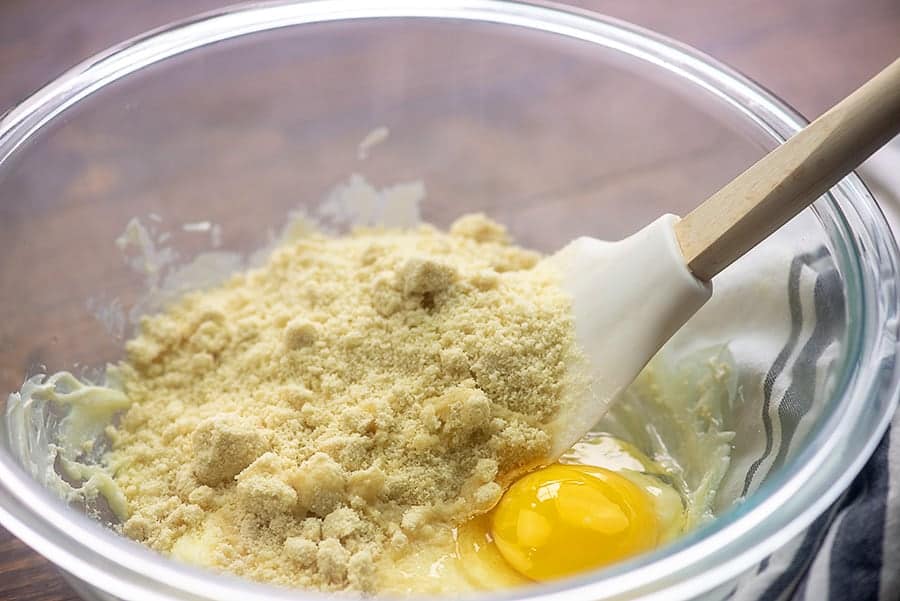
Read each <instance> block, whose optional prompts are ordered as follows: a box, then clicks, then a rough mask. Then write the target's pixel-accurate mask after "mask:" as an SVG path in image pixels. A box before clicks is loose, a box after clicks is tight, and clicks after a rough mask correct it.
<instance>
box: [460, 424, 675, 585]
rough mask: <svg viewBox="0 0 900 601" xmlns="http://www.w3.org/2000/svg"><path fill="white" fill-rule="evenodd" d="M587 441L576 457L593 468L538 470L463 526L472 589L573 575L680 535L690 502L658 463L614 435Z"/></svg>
mask: <svg viewBox="0 0 900 601" xmlns="http://www.w3.org/2000/svg"><path fill="white" fill-rule="evenodd" d="M589 444H590V447H589V448H584V449H581V451H582V452H581V453H577V454H576V455H575V457H576V458H577V459H578V460H582V461H584V460H586V459H587V460H589V461H590V463H591V464H594V465H587V464H584V463H578V464H573V463H568V464H555V465H551V466H548V467H545V468H541V469H538V470H535V471H533V472H531V473H529V474H527V475H525V476H524V477H522V478H520V479H519V480H517V481H516V482H515V483H513V484H512V486H510V488H509V489H508V490H507V491H506V493H505V494H504V495H503V497H502V498H501V499H500V502H499V503H498V504H497V506H496V507H495V508H494V509H493V510H492V511H491V512H490V513H488V514H486V515H483V516H479V517H478V518H475V519H474V520H471V521H470V522H468V523H466V524H464V525H463V526H461V527H460V528H459V531H458V535H457V554H458V556H459V557H460V559H461V560H462V563H463V569H464V571H465V573H466V576H467V578H469V580H470V581H471V583H472V584H473V585H474V586H476V587H478V588H482V589H496V588H509V587H512V586H516V585H521V584H527V583H529V582H535V581H538V582H541V581H548V580H554V579H557V578H564V577H566V576H572V575H575V574H578V573H582V572H586V571H590V570H593V569H597V568H601V567H604V566H607V565H610V564H612V563H615V562H618V561H622V560H624V559H627V558H629V557H633V556H635V555H637V554H640V553H644V552H646V551H650V550H652V549H654V548H656V547H657V546H659V545H660V544H661V543H663V542H665V541H668V540H670V539H671V538H673V537H674V536H676V535H677V534H678V533H680V532H681V529H682V527H683V523H684V504H683V502H682V498H681V495H679V494H678V492H677V491H676V490H675V489H674V488H673V487H672V486H671V485H670V484H669V483H668V482H667V480H666V477H665V474H664V472H663V471H662V470H661V468H659V466H657V465H656V464H655V463H654V462H653V461H651V460H650V459H648V458H647V457H646V456H644V455H643V453H641V452H640V451H638V450H637V449H635V448H634V447H632V446H631V445H629V444H627V443H624V442H622V441H619V440H617V439H615V438H612V437H609V436H602V437H598V438H596V439H595V440H592V441H591V442H590V443H589ZM576 450H577V449H576ZM572 459H573V455H571V454H570V455H569V456H567V458H566V460H567V461H571V460H572Z"/></svg>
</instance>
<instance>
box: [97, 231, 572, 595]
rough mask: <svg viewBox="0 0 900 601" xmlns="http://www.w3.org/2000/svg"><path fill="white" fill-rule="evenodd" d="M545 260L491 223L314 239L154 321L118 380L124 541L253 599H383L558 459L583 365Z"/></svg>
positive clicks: (113, 462)
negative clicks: (321, 595) (381, 593)
mask: <svg viewBox="0 0 900 601" xmlns="http://www.w3.org/2000/svg"><path fill="white" fill-rule="evenodd" d="M539 259H540V257H539V256H538V255H537V254H535V253H533V252H530V251H527V250H523V249H521V248H518V247H515V246H513V245H511V243H510V241H509V238H508V236H507V233H506V231H505V229H504V228H503V227H502V226H500V225H498V224H496V223H494V222H492V221H490V220H488V219H487V218H485V217H484V216H483V215H468V216H465V217H463V218H461V219H459V220H457V221H456V222H455V223H454V224H453V226H452V227H451V228H450V230H449V232H448V233H442V232H439V231H438V230H436V229H434V228H432V227H429V226H422V227H419V228H417V229H413V230H376V229H367V230H357V231H355V232H353V233H352V234H350V235H348V236H345V237H327V236H324V235H321V234H309V235H307V236H305V237H303V238H301V239H299V240H297V241H295V242H291V243H289V244H286V245H283V246H281V247H279V248H278V249H277V250H275V251H274V252H273V254H272V256H271V257H270V259H269V261H268V263H266V264H265V265H264V266H263V267H261V268H258V269H255V270H252V271H248V272H245V273H241V274H238V275H235V276H233V277H232V278H231V279H230V280H229V281H227V282H226V283H225V284H224V285H222V286H221V287H219V288H216V289H212V290H207V291H202V292H196V293H192V294H190V295H188V296H186V297H184V298H183V299H181V300H180V301H179V302H177V303H176V304H174V305H173V306H171V307H170V308H169V309H168V310H167V311H166V312H164V313H161V314H158V315H155V316H151V317H146V318H144V319H143V320H142V322H141V330H140V334H139V336H137V337H136V338H135V339H133V340H131V341H130V342H129V343H128V345H127V352H128V355H127V357H128V358H127V361H126V362H125V363H124V364H123V365H122V366H121V368H120V371H121V376H122V380H123V386H124V389H125V392H126V394H127V395H128V397H129V399H130V400H131V402H132V403H133V404H132V406H131V408H130V409H129V410H128V411H127V412H126V413H125V415H124V416H123V418H122V420H121V421H120V423H119V424H118V425H117V426H115V427H113V426H110V427H109V428H108V430H107V434H108V436H109V437H110V439H111V441H112V443H113V450H112V452H111V453H110V454H109V456H108V457H107V462H108V464H109V466H110V468H111V469H112V471H113V473H114V477H115V482H116V483H117V484H118V486H119V487H120V488H121V490H122V492H123V493H124V495H125V497H126V499H127V502H128V506H129V508H130V517H129V518H128V519H127V521H125V522H124V524H123V526H122V530H123V532H124V533H125V534H126V535H127V536H129V537H131V538H133V539H136V540H138V541H141V542H143V543H145V544H147V545H149V546H150V547H152V548H154V549H156V550H158V551H161V552H163V553H166V554H172V555H175V556H180V557H188V558H193V560H195V561H197V562H198V563H203V564H204V565H207V566H210V567H214V568H217V569H221V570H226V571H230V572H233V573H236V574H239V575H241V576H244V577H248V578H251V579H254V580H259V581H265V582H270V583H275V584H281V585H287V586H299V587H305V588H315V589H319V590H326V591H335V590H357V591H363V592H375V591H376V590H377V582H378V577H377V571H378V569H380V568H379V566H382V567H383V566H385V565H388V566H389V565H390V561H391V560H392V558H398V557H402V556H403V554H404V553H408V552H410V549H412V548H414V545H413V544H412V543H414V542H415V543H416V544H424V543H427V541H428V540H429V537H432V536H436V535H437V534H438V531H439V530H441V529H442V528H443V529H446V528H448V527H453V526H455V525H457V524H459V523H461V522H463V521H464V520H466V519H468V518H469V517H471V516H472V515H475V514H478V513H481V512H484V511H486V510H487V509H489V508H490V507H492V506H493V505H494V504H495V503H496V501H497V500H498V498H499V496H500V494H501V492H502V484H503V483H504V482H506V481H508V479H509V477H510V476H511V475H513V474H515V473H517V472H518V471H521V470H522V469H524V468H527V467H528V466H530V465H532V464H534V463H535V462H536V461H539V460H540V459H541V458H542V457H544V456H545V455H546V453H547V452H548V449H549V446H550V436H551V433H552V430H551V428H552V424H553V420H554V417H555V416H556V415H557V413H558V412H559V411H560V409H561V407H562V405H563V403H564V402H565V399H566V398H568V397H569V392H570V391H567V384H566V382H567V369H568V366H570V365H571V364H572V361H573V360H574V357H575V351H574V348H573V337H574V333H573V325H572V321H571V319H572V318H571V314H570V304H569V299H568V298H567V297H566V296H565V295H564V294H563V292H562V291H561V290H560V288H559V286H558V281H557V275H556V273H555V272H554V271H553V270H552V268H551V267H550V266H549V265H547V264H545V263H543V262H541V261H540V260H539ZM423 541H424V543H423Z"/></svg>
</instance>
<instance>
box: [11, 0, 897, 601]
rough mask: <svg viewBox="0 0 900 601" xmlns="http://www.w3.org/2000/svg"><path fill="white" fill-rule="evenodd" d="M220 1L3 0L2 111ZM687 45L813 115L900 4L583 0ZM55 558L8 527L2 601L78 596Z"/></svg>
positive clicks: (861, 62)
mask: <svg viewBox="0 0 900 601" xmlns="http://www.w3.org/2000/svg"><path fill="white" fill-rule="evenodd" d="M223 4H224V3H223V2H220V1H216V0H131V1H130V2H121V1H120V0H79V1H78V2H71V1H69V0H4V1H3V2H0V114H2V113H3V112H5V111H6V110H7V109H9V108H11V107H12V106H14V105H15V103H16V102H17V101H19V100H21V99H22V98H24V97H25V96H27V95H28V94H29V93H30V92H32V91H34V90H35V89H37V88H38V87H39V86H40V85H42V84H43V83H45V82H46V81H48V80H49V79H51V78H53V77H55V76H56V75H58V74H59V73H61V72H62V71H64V70H65V69H66V68H67V67H69V66H71V65H73V64H74V63H75V62H77V61H79V60H81V59H82V58H85V57H88V56H90V55H91V54H93V53H95V52H97V51H99V50H102V49H103V48H105V47H107V46H109V45H111V44H114V43H116V42H118V41H121V40H123V39H126V38H128V37H130V36H132V35H134V34H137V33H139V32H141V31H144V30H147V29H150V28H153V27H156V26H159V25H162V24H164V23H166V22H168V21H171V20H174V19H178V18H181V17H185V16H189V15H191V14H194V13H197V12H202V11H205V10H209V9H212V8H215V7H217V6H221V5H223ZM571 4H577V5H579V6H581V7H584V8H589V9H593V10H596V11H598V12H603V13H607V14H610V15H614V16H617V17H620V18H622V19H625V20H628V21H632V22H635V23H638V24H641V25H643V26H646V27H648V28H651V29H655V30H657V31H660V32H662V33H665V34H668V35H670V36H672V37H675V38H677V39H680V40H682V41H685V42H687V43H688V44H691V45H693V46H695V47H698V48H700V49H701V50H703V51H705V52H707V53H709V54H711V55H713V56H714V57H716V58H718V59H720V60H722V61H724V62H726V63H728V64H730V65H732V66H734V67H736V68H737V69H739V70H741V71H743V72H744V73H746V74H747V75H749V76H750V77H752V78H754V79H756V80H757V81H759V82H761V83H762V84H763V85H765V86H766V87H768V88H769V89H771V90H773V91H774V92H775V93H776V94H778V95H779V96H781V97H782V98H784V99H785V100H787V101H788V102H789V103H791V104H792V105H793V106H795V107H796V108H797V109H799V110H800V112H802V113H804V114H805V115H807V116H814V115H816V114H818V113H820V112H822V111H823V110H824V109H826V108H827V107H829V106H830V105H831V104H833V103H834V102H835V101H837V100H838V99H840V98H841V97H843V96H844V95H846V94H847V93H848V92H849V91H851V90H852V89H853V88H854V87H855V86H857V85H858V84H860V83H861V82H862V81H864V80H865V79H867V78H868V77H869V76H871V75H872V74H873V73H874V72H875V71H876V70H877V69H879V68H880V67H881V66H883V65H885V64H887V63H888V62H890V61H891V60H892V59H894V58H896V57H897V56H900V1H898V0H857V1H855V2H847V1H846V0H793V1H791V2H785V1H784V0H756V1H754V2H719V1H716V0H680V1H679V2H671V0H641V1H640V2H635V1H634V0H581V1H579V2H571ZM77 598H78V597H77V596H76V595H75V593H74V592H73V591H72V590H71V589H70V588H69V587H68V586H67V585H66V583H65V582H64V581H63V580H62V579H61V578H60V576H59V575H58V574H57V573H56V572H55V570H54V569H53V568H52V567H51V566H50V564H49V563H48V562H47V561H46V560H44V559H43V558H41V557H40V556H39V555H37V554H35V553H34V552H32V551H31V550H30V549H28V548H27V547H26V546H24V545H23V544H22V543H20V542H19V541H18V540H17V539H15V538H14V537H13V536H12V535H10V534H9V533H8V532H6V531H5V530H3V529H2V528H0V600H11V599H16V600H21V601H69V600H74V599H77Z"/></svg>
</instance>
